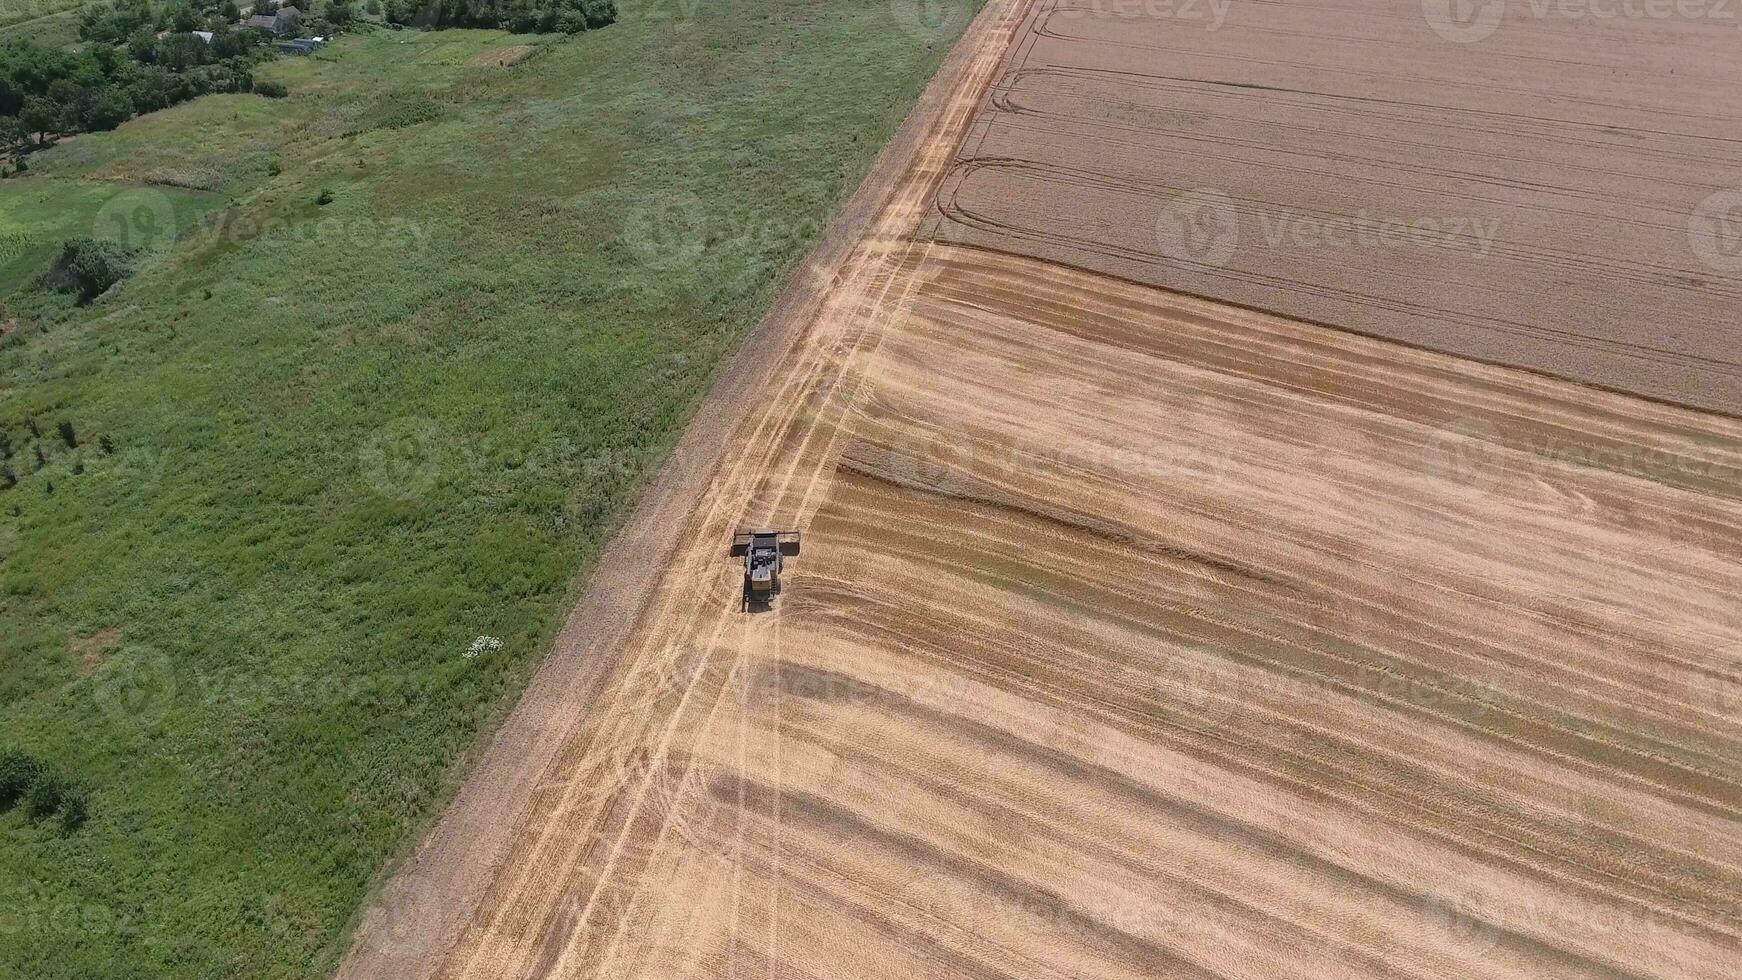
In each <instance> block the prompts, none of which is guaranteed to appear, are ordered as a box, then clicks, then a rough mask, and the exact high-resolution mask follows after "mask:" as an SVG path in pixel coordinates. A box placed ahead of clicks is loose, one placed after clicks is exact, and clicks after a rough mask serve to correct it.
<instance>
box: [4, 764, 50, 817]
mask: <svg viewBox="0 0 1742 980" xmlns="http://www.w3.org/2000/svg"><path fill="white" fill-rule="evenodd" d="M41 770H42V763H40V762H37V761H36V759H35V758H33V757H31V756H29V755H26V754H24V753H23V752H6V753H0V812H4V811H6V810H10V809H12V808H13V807H15V806H17V805H18V801H19V800H22V799H23V798H24V794H26V793H28V792H30V787H31V786H33V785H34V784H35V783H36V777H37V776H38V774H40V772H41Z"/></svg>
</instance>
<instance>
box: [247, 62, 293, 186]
mask: <svg viewBox="0 0 1742 980" xmlns="http://www.w3.org/2000/svg"><path fill="white" fill-rule="evenodd" d="M254 94H255V95H264V96H266V97H267V98H269V99H282V98H284V97H285V96H287V95H289V94H290V90H289V89H287V88H285V87H284V86H283V85H280V84H279V83H277V82H255V83H254ZM275 166H276V164H275Z"/></svg>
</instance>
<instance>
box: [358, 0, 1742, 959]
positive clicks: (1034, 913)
mask: <svg viewBox="0 0 1742 980" xmlns="http://www.w3.org/2000/svg"><path fill="white" fill-rule="evenodd" d="M1026 12H1027V7H1026V2H1025V0H994V2H993V3H992V4H991V5H990V6H989V7H988V10H987V13H986V14H985V15H984V20H983V21H982V22H980V23H978V24H977V25H976V28H975V30H974V31H973V32H971V34H970V48H969V49H967V50H965V51H964V52H962V53H961V54H960V57H959V59H958V67H959V68H961V69H962V72H963V77H962V79H961V81H960V83H959V84H958V85H957V86H956V87H955V89H954V98H953V99H951V100H950V101H949V102H948V103H947V104H946V105H944V106H942V107H941V108H942V111H941V112H939V113H937V114H936V116H935V117H933V116H930V115H926V116H924V117H923V121H925V122H927V123H929V124H930V128H929V131H928V132H926V133H925V134H924V135H925V136H926V139H925V140H924V141H923V142H922V143H920V144H919V145H918V150H919V152H918V153H917V155H916V156H915V158H914V160H913V165H912V167H911V169H909V170H908V171H907V172H906V173H905V175H904V176H903V177H902V179H901V180H900V181H899V182H898V183H896V184H895V185H894V186H893V188H892V192H891V193H890V194H889V195H888V198H887V202H886V206H885V207H884V208H883V209H882V211H881V212H880V213H879V215H878V216H877V218H876V220H875V222H874V223H873V224H872V226H871V228H870V229H869V231H868V233H867V235H866V237H865V239H864V241H863V242H862V243H861V244H860V245H859V247H858V248H856V249H855V250H853V251H852V253H851V254H850V255H848V256H846V258H845V261H844V263H843V264H842V266H841V267H840V269H839V270H838V272H837V274H836V275H834V276H833V278H832V280H831V282H830V285H829V287H828V288H827V289H826V291H824V292H823V293H821V295H820V305H819V306H817V307H814V308H812V307H809V306H801V307H800V308H797V309H796V310H794V311H789V312H796V313H798V314H802V318H801V320H800V321H798V322H797V323H796V325H797V326H798V327H799V328H800V329H799V330H798V331H797V332H796V334H795V336H794V337H793V338H792V342H791V344H790V346H789V347H788V348H787V349H786V350H785V353H784V355H783V356H782V357H781V358H780V359H779V361H778V362H777V363H776V364H775V366H774V368H773V375H772V376H773V378H774V383H775V384H776V386H777V390H778V395H777V397H775V398H774V399H773V400H772V402H771V403H769V404H767V405H766V406H765V407H760V408H758V409H756V410H754V411H752V412H751V413H750V414H749V415H748V416H747V417H746V418H745V421H744V422H743V424H742V425H741V426H740V427H739V428H738V431H737V434H736V436H735V437H734V438H733V439H732V440H731V442H730V443H729V445H730V446H731V449H730V451H729V452H728V453H727V454H726V456H725V459H724V461H723V463H722V465H721V467H720V468H719V470H718V471H717V472H714V471H709V474H710V475H711V479H709V480H708V481H707V486H706V489H705V491H702V492H699V493H698V494H697V495H695V496H684V497H670V496H666V497H655V498H653V499H651V500H650V502H649V504H648V505H647V506H648V507H650V508H652V511H651V512H652V513H657V514H660V515H663V516H664V517H666V518H669V519H670V520H671V522H672V523H671V527H670V528H669V530H668V532H667V533H668V534H669V535H670V540H671V541H673V542H675V547H674V550H673V551H672V553H671V555H670V557H669V560H667V561H664V562H662V563H659V564H657V565H656V566H655V567H654V569H653V571H655V572H657V575H653V574H652V573H651V572H650V573H649V579H648V581H650V582H656V585H654V586H653V587H652V588H651V589H649V590H648V591H635V590H631V592H630V593H629V594H628V595H625V596H621V597H620V598H619V599H618V600H617V603H616V607H615V608H616V612H617V614H618V615H620V617H621V618H622V621H623V623H624V624H625V626H626V627H627V628H624V629H622V630H621V631H619V630H618V629H617V628H616V626H614V625H612V624H610V623H606V624H604V625H600V626H596V627H595V626H594V624H592V623H590V622H588V621H587V618H586V617H581V616H577V618H576V623H575V625H573V626H572V627H571V629H570V630H569V631H568V632H566V633H565V637H564V641H563V645H562V646H561V647H559V650H558V652H557V654H556V655H555V656H554V657H553V663H556V664H559V665H562V666H561V669H560V670H558V669H547V670H546V671H545V672H544V673H542V674H541V676H540V679H539V682H538V684H537V685H535V687H534V689H533V691H532V692H531V693H529V695H528V699H527V702H526V703H525V704H523V706H522V709H521V710H520V711H518V712H517V713H516V720H515V721H512V722H511V723H510V726H509V729H508V731H507V733H505V736H504V738H503V740H502V741H501V742H499V743H498V745H497V746H496V747H495V748H493V749H492V753H491V757H490V758H488V759H487V760H486V762H485V765H484V767H483V768H482V769H480V771H479V774H478V776H477V777H475V780H474V783H473V784H471V785H469V787H468V790H467V791H466V793H465V794H463V795H462V797H461V800H460V802H459V803H458V804H457V805H456V808H455V811H454V812H453V813H452V814H450V816H449V818H448V819H447V820H446V821H445V822H444V825H443V826H442V827H441V828H438V830H437V831H436V833H435V835H434V837H433V838H432V840H431V842H430V844H429V845H428V846H427V847H426V848H425V850H424V852H423V854H422V856H420V859H419V860H418V862H415V863H414V864H413V865H412V866H411V867H410V868H409V869H408V870H407V872H406V874H405V875H404V876H403V877H402V879H401V880H400V881H399V882H397V883H396V884H395V885H394V886H390V887H389V889H388V891H387V893H386V901H385V902H384V904H383V908H382V910H380V911H379V912H378V914H377V915H376V916H374V917H372V918H371V919H370V920H369V921H368V923H367V924H366V925H365V928H364V929H363V931H362V932H361V933H360V934H359V937H358V945H357V948H356V949H355V950H354V951H353V955H352V957H351V959H350V960H348V961H347V963H346V965H345V967H344V968H343V969H342V970H341V974H340V975H341V976H342V977H347V978H360V977H370V978H375V977H379V978H383V980H387V978H391V980H414V978H422V977H432V976H439V977H444V978H485V977H488V978H491V980H499V978H511V977H514V978H519V977H525V978H533V977H583V976H584V977H611V978H620V977H648V978H661V980H663V978H671V977H680V976H697V977H730V976H819V977H842V978H849V977H850V978H861V977H879V976H888V977H912V976H939V977H942V976H976V977H1025V978H1026V977H1049V976H1058V977H1090V976H1095V977H1103V976H1104V977H1127V976H1129V977H1156V976H1205V977H1209V976H1228V977H1236V976H1240V977H1254V978H1274V977H1287V976H1299V977H1312V978H1322V977H1326V976H1338V975H1360V976H1397V977H1423V978H1425V977H1441V976H1459V977H1464V976H1472V977H1474V976H1482V977H1494V976H1518V977H1591V976H1599V977H1720V976H1727V975H1728V973H1727V972H1726V971H1727V969H1728V968H1726V967H1725V966H1724V965H1723V964H1724V963H1726V962H1733V960H1734V958H1735V957H1736V955H1737V954H1738V953H1739V952H1742V940H1739V938H1738V937H1739V936H1742V917H1739V915H1742V913H1739V911H1738V907H1739V905H1742V861H1739V857H1738V856H1739V855H1742V820H1739V819H1738V818H1739V817H1742V777H1739V776H1738V761H1739V759H1742V719H1739V714H1742V606H1739V604H1738V603H1737V602H1736V597H1735V583H1736V581H1737V580H1738V570H1739V569H1742V422H1737V421H1733V420H1727V419H1722V418H1714V417H1711V416H1706V415H1702V414H1700V413H1697V412H1694V411H1690V410H1685V409H1680V408H1675V407H1670V406H1665V405H1660V404H1654V403H1648V402H1643V401H1640V400H1637V399H1632V398H1628V397H1626V396H1622V395H1616V394H1608V393H1603V392H1596V391H1593V390H1591V389H1589V388H1584V387H1580V386H1578V385H1574V384H1571V383H1567V382H1562V381H1556V380H1552V379H1548V378H1544V377H1542V376H1540V375H1536V374H1530V373H1526V372H1522V371H1517V370H1513V369H1508V368H1503V367H1491V366H1484V365H1480V364H1474V363H1471V362H1467V361H1462V360H1459V359H1456V358H1453V357H1450V356H1446V355H1442V354H1436V353H1431V352H1427V351H1421V350H1415V349H1411V348H1405V347H1401V346H1397V345H1394V344H1389V343H1385V342H1382V341H1378V340H1373V339H1368V338H1364V337H1360V336H1355V335H1352V334H1346V333H1340V332H1336V331H1331V330H1326V329H1323V328H1319V327H1313V326H1307V325H1302V324H1298V323H1294V322H1290V321H1287V320H1284V319H1280V318H1277V317H1272V316H1267V315H1263V314H1258V313H1252V312H1246V311H1242V310H1237V309H1233V308H1229V307H1226V306H1222V305H1219V304H1216V303H1212V302H1208V301H1204V300H1198V299H1192V298H1188V297H1184V296H1180V295H1178V294H1173V293H1167V292H1163V291H1159V290H1155V289H1152V288H1148V287H1144V286H1141V285H1136V284H1132V283H1127V282H1122V281H1118V280H1113V279H1108V278H1105V277H1102V276H1098V275H1095V274H1092V273H1088V272H1082V271H1075V270H1071V269H1067V268H1063V267H1060V266H1056V265H1050V264H1047V263H1044V262H1041V261H1037V260H1035V259H1031V258H1025V257H1020V256H1013V255H1006V254H999V253H995V252H989V251H983V250H978V249H971V248H961V247H956V246H952V245H945V244H937V243H932V242H928V241H924V240H921V239H918V238H916V237H915V232H916V229H918V228H919V226H920V223H921V221H922V219H923V218H924V217H925V216H926V215H927V214H928V213H929V212H930V210H931V208H932V206H933V202H934V200H935V194H936V191H937V188H938V187H939V186H940V184H941V182H942V181H943V179H944V177H945V174H946V172H947V170H948V169H949V165H950V162H951V160H952V158H953V157H954V155H955V152H956V148H957V147H958V145H960V143H961V140H962V137H963V135H964V133H965V132H966V131H967V128H968V126H969V124H970V121H971V119H972V118H973V115H972V110H973V108H974V106H975V104H976V98H975V96H976V94H977V92H978V91H981V90H982V89H983V86H985V85H986V84H988V83H989V82H990V81H991V79H992V78H993V74H994V69H995V68H996V66H997V60H998V57H999V55H1000V53H1001V52H1002V51H1003V50H1004V44H1005V43H1006V40H1007V39H1008V38H1009V37H1010V36H1012V35H1013V34H1014V32H1015V29H1016V28H1017V26H1018V24H1019V23H1020V22H1022V21H1023V19H1024V17H1025V14H1026ZM731 382H732V379H728V383H729V384H730V383H731ZM741 394H742V392H740V393H739V395H741ZM743 404H749V402H748V401H746V402H744V403H743ZM686 478H687V479H689V480H691V483H692V485H693V484H694V483H695V482H696V478H695V474H694V473H691V474H689V475H688V476H687V477H686ZM667 489H670V488H669V487H668V488H667ZM741 524H770V525H778V526H783V527H784V526H798V527H802V528H804V531H805V552H804V555H803V556H802V557H801V558H799V559H798V560H796V561H795V562H794V563H793V564H792V565H791V566H790V580H789V588H788V594H787V595H786V597H785V598H784V599H783V600H782V602H781V604H780V605H779V606H778V608H777V610H776V611H775V612H773V613H770V614H765V615H744V614H742V613H740V612H739V611H738V609H737V602H736V598H737V596H736V589H737V580H736V577H735V574H734V571H733V568H732V566H731V564H730V563H729V562H728V561H727V560H726V559H725V557H724V554H723V542H724V541H725V540H726V538H727V535H728V532H729V531H730V530H731V529H732V528H734V527H735V526H738V525H741ZM625 557H627V556H624V555H616V556H614V557H613V558H611V559H608V560H607V563H606V566H605V567H604V568H602V570H601V574H602V575H611V574H614V573H615V572H614V569H616V568H617V567H618V565H616V564H613V563H614V562H616V563H618V564H620V563H621V561H622V560H623V559H624V558H625ZM615 581H616V580H613V582H615ZM596 596H597V590H595V591H594V592H593V593H590V595H589V602H598V601H599V600H597V599H596V598H595V597H596ZM629 624H632V626H629ZM595 629H596V635H589V631H592V630H595ZM619 637H621V638H620V639H619ZM589 642H590V643H591V646H590V647H589V646H588V644H589ZM582 649H588V650H590V654H591V655H590V656H589V657H586V658H581V657H578V656H577V651H578V650H582ZM589 665H591V666H594V667H597V668H598V669H599V671H600V673H599V674H598V676H597V677H596V678H595V679H593V680H586V681H585V682H583V680H582V679H580V675H582V674H584V673H585V670H586V668H587V667H588V666H589ZM593 684H596V685H597V686H596V687H593V686H590V685H593ZM553 692H566V693H561V694H558V693H553ZM517 761H518V762H520V763H521V764H520V765H519V766H516V765H515V763H516V762H517ZM535 778H536V784H534V782H533V780H534V779H535ZM492 781H494V782H492ZM492 786H495V787H497V788H498V790H499V791H500V792H501V794H502V797H501V800H496V799H495V798H494V797H493V796H492V792H495V791H496V790H492V789H490V787H492ZM493 802H495V803H496V805H495V806H492V803H493Z"/></svg>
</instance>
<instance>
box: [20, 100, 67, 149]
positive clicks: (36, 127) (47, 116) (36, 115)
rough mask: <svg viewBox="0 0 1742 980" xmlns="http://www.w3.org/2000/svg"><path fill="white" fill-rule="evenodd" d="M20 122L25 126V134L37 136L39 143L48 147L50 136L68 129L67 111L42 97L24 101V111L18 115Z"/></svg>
mask: <svg viewBox="0 0 1742 980" xmlns="http://www.w3.org/2000/svg"><path fill="white" fill-rule="evenodd" d="M18 121H19V122H21V123H23V124H24V130H25V132H28V133H35V134H37V137H36V139H37V142H38V143H39V144H41V145H42V146H47V145H48V138H49V137H50V136H53V135H54V134H55V133H58V132H60V131H62V130H64V129H66V128H67V127H66V112H65V110H63V109H62V108H61V107H60V106H59V105H58V104H56V103H54V102H50V101H49V100H48V99H45V98H43V97H42V96H40V95H32V96H30V97H29V98H27V99H25V100H24V111H22V112H20V113H19V114H18Z"/></svg>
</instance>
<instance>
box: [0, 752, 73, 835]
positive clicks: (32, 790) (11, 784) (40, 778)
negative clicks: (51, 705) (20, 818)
mask: <svg viewBox="0 0 1742 980" xmlns="http://www.w3.org/2000/svg"><path fill="white" fill-rule="evenodd" d="M20 803H22V804H23V805H24V815H25V816H26V817H28V818H29V819H30V822H31V823H41V822H42V821H44V820H47V819H48V818H49V817H52V816H54V815H55V814H57V813H58V814H60V818H61V826H62V827H64V828H65V829H67V830H77V829H78V828H79V827H81V826H83V825H84V823H85V821H86V820H88V819H90V816H91V802H90V797H89V795H88V794H87V793H86V792H85V790H84V787H82V786H80V785H79V784H78V783H76V782H74V781H73V780H71V779H69V778H68V777H66V776H65V775H62V774H61V773H60V772H58V771H56V770H55V769H54V767H52V766H50V765H48V764H47V763H45V762H43V761H42V760H40V759H38V758H36V757H35V756H32V755H30V754H29V753H27V752H19V751H17V750H16V749H13V750H8V751H6V752H0V813H3V812H5V811H8V810H11V809H13V808H14V807H16V806H18V805H19V804H20Z"/></svg>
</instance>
